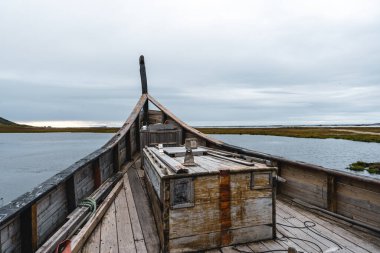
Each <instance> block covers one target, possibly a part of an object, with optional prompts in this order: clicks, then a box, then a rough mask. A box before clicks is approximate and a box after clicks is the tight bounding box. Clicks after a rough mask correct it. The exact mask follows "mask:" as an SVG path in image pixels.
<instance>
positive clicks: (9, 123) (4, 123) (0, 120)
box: [0, 117, 18, 126]
mask: <svg viewBox="0 0 380 253" xmlns="http://www.w3.org/2000/svg"><path fill="white" fill-rule="evenodd" d="M17 125H18V124H17V123H14V122H12V121H9V120H7V119H4V118H2V117H0V126H17Z"/></svg>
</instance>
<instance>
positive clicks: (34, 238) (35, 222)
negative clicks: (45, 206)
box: [31, 204, 38, 252]
mask: <svg viewBox="0 0 380 253" xmlns="http://www.w3.org/2000/svg"><path fill="white" fill-rule="evenodd" d="M31 222H32V227H31V229H32V237H31V238H32V251H33V252H34V251H36V250H37V247H38V220H37V204H33V205H32V207H31Z"/></svg>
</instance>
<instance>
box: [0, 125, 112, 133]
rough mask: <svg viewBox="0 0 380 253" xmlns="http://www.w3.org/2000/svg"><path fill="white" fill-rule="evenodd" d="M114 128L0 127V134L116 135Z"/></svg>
mask: <svg viewBox="0 0 380 253" xmlns="http://www.w3.org/2000/svg"><path fill="white" fill-rule="evenodd" d="M118 130H119V128H115V127H62V128H56V127H31V126H21V125H17V126H0V133H64V132H71V133H116V132H117V131H118Z"/></svg>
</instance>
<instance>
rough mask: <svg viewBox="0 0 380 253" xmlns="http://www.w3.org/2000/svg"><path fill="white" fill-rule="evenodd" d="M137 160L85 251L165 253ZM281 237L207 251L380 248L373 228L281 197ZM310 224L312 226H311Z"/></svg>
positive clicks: (279, 223) (279, 201) (311, 250)
mask: <svg viewBox="0 0 380 253" xmlns="http://www.w3.org/2000/svg"><path fill="white" fill-rule="evenodd" d="M139 168H140V163H139V161H137V162H136V163H135V164H134V165H132V166H130V167H129V168H128V170H127V172H126V173H125V174H124V178H123V182H124V185H123V187H122V189H121V190H120V191H119V193H118V194H117V196H116V198H115V199H114V200H113V202H112V204H111V205H110V208H109V209H108V210H107V212H106V213H105V215H104V216H103V218H102V220H101V221H100V222H99V224H98V225H97V227H96V228H95V230H94V231H93V232H92V234H91V235H90V237H89V239H88V240H87V241H86V243H85V244H84V247H83V248H82V250H81V252H82V253H87V252H91V253H103V252H120V253H122V252H149V253H151V252H160V243H159V238H158V235H157V229H156V226H155V222H154V218H153V214H152V210H151V207H150V204H149V198H148V195H147V194H146V189H145V184H144V180H143V175H144V172H143V170H141V169H139ZM276 208H277V217H276V218H277V237H278V238H277V239H276V240H268V241H261V242H254V243H249V244H244V245H238V246H230V247H224V248H220V249H213V250H208V251H206V252H223V253H227V252H228V253H234V252H277V251H279V252H281V251H283V252H287V249H288V247H294V248H295V249H296V250H298V251H299V252H356V253H360V252H380V239H379V237H377V236H376V235H374V234H371V233H369V231H364V230H363V229H358V228H355V227H353V226H352V225H350V224H348V223H344V222H342V221H340V220H336V219H334V218H332V217H328V216H326V215H322V214H318V213H314V212H310V211H308V210H306V209H304V208H303V207H301V206H299V205H297V204H295V203H293V202H292V201H291V200H290V199H287V198H285V197H282V196H279V197H278V199H277V201H276ZM305 225H307V228H305Z"/></svg>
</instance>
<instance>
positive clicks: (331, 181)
mask: <svg viewBox="0 0 380 253" xmlns="http://www.w3.org/2000/svg"><path fill="white" fill-rule="evenodd" d="M336 207H337V194H336V177H335V176H334V175H330V174H327V210H329V211H331V212H334V213H336Z"/></svg>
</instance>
